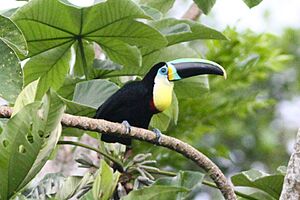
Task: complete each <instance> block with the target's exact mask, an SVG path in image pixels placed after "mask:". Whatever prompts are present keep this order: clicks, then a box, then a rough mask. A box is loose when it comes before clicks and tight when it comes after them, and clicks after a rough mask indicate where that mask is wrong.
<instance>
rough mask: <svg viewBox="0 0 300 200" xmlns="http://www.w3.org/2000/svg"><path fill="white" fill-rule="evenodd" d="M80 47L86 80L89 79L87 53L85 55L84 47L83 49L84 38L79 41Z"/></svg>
mask: <svg viewBox="0 0 300 200" xmlns="http://www.w3.org/2000/svg"><path fill="white" fill-rule="evenodd" d="M78 47H79V51H80V56H81V60H82V65H83V71H84V74H85V79H86V80H87V79H88V75H89V73H88V65H87V62H86V57H85V53H84V47H83V43H82V38H79V39H78Z"/></svg>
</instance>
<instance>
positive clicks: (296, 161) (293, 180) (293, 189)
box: [280, 129, 300, 200]
mask: <svg viewBox="0 0 300 200" xmlns="http://www.w3.org/2000/svg"><path fill="white" fill-rule="evenodd" d="M298 199H300V129H299V130H298V134H297V139H296V144H295V147H294V153H292V155H291V158H290V161H289V164H288V167H287V173H286V175H285V178H284V183H283V188H282V192H281V196H280V200H298Z"/></svg>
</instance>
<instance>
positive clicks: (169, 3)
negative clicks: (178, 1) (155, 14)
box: [140, 0, 175, 13]
mask: <svg viewBox="0 0 300 200" xmlns="http://www.w3.org/2000/svg"><path fill="white" fill-rule="evenodd" d="M174 2H175V0H164V1H161V0H141V1H140V3H141V4H145V5H147V6H150V7H152V8H155V9H156V10H159V11H160V12H162V13H166V12H168V11H169V10H170V9H171V8H172V7H173V4H174Z"/></svg>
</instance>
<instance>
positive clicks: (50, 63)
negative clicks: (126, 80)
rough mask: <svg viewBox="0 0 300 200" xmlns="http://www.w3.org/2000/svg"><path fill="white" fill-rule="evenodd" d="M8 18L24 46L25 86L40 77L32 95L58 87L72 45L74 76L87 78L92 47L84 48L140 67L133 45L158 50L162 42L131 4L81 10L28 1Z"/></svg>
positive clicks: (111, 1) (53, 0)
mask: <svg viewBox="0 0 300 200" xmlns="http://www.w3.org/2000/svg"><path fill="white" fill-rule="evenodd" d="M12 18H13V20H14V22H15V23H16V24H17V25H18V26H19V27H20V29H21V30H22V31H23V33H24V35H25V37H26V39H27V42H28V49H29V56H28V57H30V58H31V59H30V60H29V61H28V62H27V63H26V64H25V67H24V71H25V73H24V76H25V77H24V79H25V84H28V83H29V82H32V81H34V80H36V79H38V78H40V80H39V86H38V92H37V97H41V96H42V94H43V92H45V91H46V90H47V89H48V88H49V87H53V88H54V89H56V90H57V89H59V88H60V86H62V84H63V80H64V78H65V77H66V75H67V74H68V72H69V69H70V66H69V65H71V64H72V62H70V55H71V48H73V47H74V48H75V56H76V58H77V60H76V62H75V69H74V72H76V73H77V74H78V73H79V74H80V73H82V71H84V72H85V77H86V78H88V74H87V73H88V71H89V70H86V69H88V68H91V67H92V66H90V65H89V57H90V55H91V48H90V46H89V45H85V44H91V43H92V42H96V43H98V44H99V45H100V47H101V48H102V50H103V51H104V52H105V53H106V55H107V56H108V57H109V58H110V59H111V60H112V61H114V62H116V63H119V64H121V65H123V66H124V67H128V66H131V67H133V66H134V67H139V66H140V64H141V54H140V51H139V49H138V47H139V48H142V47H144V46H147V47H149V48H151V49H159V48H161V47H163V46H165V45H166V43H167V41H166V39H165V38H164V37H163V36H162V35H161V34H160V33H159V32H158V31H157V30H156V29H154V28H152V27H151V26H149V25H147V24H145V23H142V22H139V21H136V20H135V19H137V18H139V19H140V18H142V19H149V16H147V15H146V14H145V13H144V11H143V10H142V9H141V8H140V7H138V6H137V5H136V4H135V3H133V2H132V1H130V0H122V1H119V0H107V1H105V2H101V3H99V4H96V5H94V6H91V7H84V8H78V7H73V6H70V5H67V4H64V3H62V2H60V1H59V0H33V1H30V2H29V3H28V4H26V5H25V6H23V7H21V8H20V9H19V10H18V11H17V12H16V13H15V14H14V15H13V17H12ZM88 42H89V43H88ZM45 59H46V60H45ZM78 59H81V61H79V60H78ZM80 63H82V65H84V66H81V65H80ZM71 67H72V66H71ZM78 68H80V69H78ZM71 69H72V68H71Z"/></svg>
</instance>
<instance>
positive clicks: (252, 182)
mask: <svg viewBox="0 0 300 200" xmlns="http://www.w3.org/2000/svg"><path fill="white" fill-rule="evenodd" d="M283 180H284V175H283V174H272V175H270V174H266V173H264V172H261V171H259V170H254V169H252V170H249V171H245V172H241V173H239V174H236V175H234V176H232V177H231V181H232V183H233V184H234V185H235V186H245V187H251V188H256V189H259V190H262V191H264V192H266V193H267V194H269V195H270V196H272V197H273V198H275V199H279V197H280V193H281V190H282V185H283Z"/></svg>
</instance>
